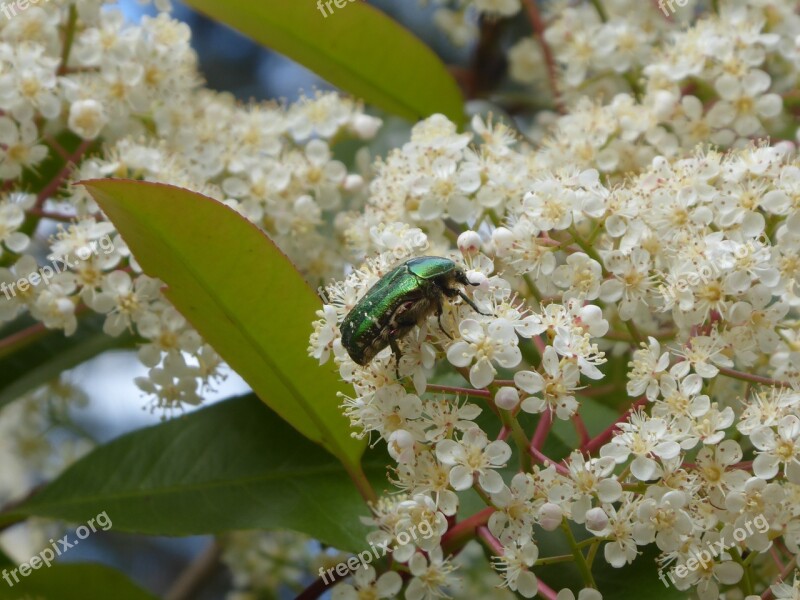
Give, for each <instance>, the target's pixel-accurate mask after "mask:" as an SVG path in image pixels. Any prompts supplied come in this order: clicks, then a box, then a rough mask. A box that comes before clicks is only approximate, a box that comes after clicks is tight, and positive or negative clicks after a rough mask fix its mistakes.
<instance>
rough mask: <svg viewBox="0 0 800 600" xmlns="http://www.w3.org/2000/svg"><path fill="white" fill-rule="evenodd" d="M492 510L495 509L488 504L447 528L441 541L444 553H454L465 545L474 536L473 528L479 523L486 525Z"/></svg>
mask: <svg viewBox="0 0 800 600" xmlns="http://www.w3.org/2000/svg"><path fill="white" fill-rule="evenodd" d="M494 512H495V509H494V508H492V507H491V506H488V507H486V508H484V509H483V510H481V511H478V512H476V513H475V514H474V515H472V516H471V517H467V518H466V519H463V520H462V521H459V522H458V523H456V524H455V525H454V526H453V527H452V528H451V529H448V530H447V533H445V534H444V535H443V536H442V542H441V546H442V551H443V552H444V555H445V556H448V555H450V554H455V553H457V552H458V551H459V550H461V548H463V547H464V546H466V544H467V542H468V541H469V540H471V539H472V538H473V537H475V530H476V529H477V528H478V527H480V526H481V525H486V523H488V522H489V517H491V516H492V513H494Z"/></svg>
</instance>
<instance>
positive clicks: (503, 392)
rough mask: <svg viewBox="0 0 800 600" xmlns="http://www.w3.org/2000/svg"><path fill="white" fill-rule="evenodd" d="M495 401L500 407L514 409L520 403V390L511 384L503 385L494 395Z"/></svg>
mask: <svg viewBox="0 0 800 600" xmlns="http://www.w3.org/2000/svg"><path fill="white" fill-rule="evenodd" d="M494 403H495V404H496V405H497V407H498V408H502V409H504V410H514V409H515V408H517V405H518V404H519V392H518V391H517V388H515V387H511V386H504V387H501V388H500V389H499V390H497V393H496V394H495V396H494Z"/></svg>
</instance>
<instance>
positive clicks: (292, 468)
mask: <svg viewBox="0 0 800 600" xmlns="http://www.w3.org/2000/svg"><path fill="white" fill-rule="evenodd" d="M370 471H371V472H372V473H373V474H374V475H375V476H376V477H377V476H382V475H383V474H384V471H385V467H383V463H380V464H375V465H373V466H372V468H371V469H370ZM103 511H105V512H106V514H107V516H108V519H109V520H110V521H111V522H112V526H111V528H112V529H113V530H114V531H126V532H134V533H145V534H154V535H196V534H215V533H220V532H224V531H230V530H241V529H276V528H277V529H293V530H296V531H300V532H303V533H307V534H308V535H310V536H313V537H314V538H316V539H318V540H320V541H322V542H325V543H327V544H330V545H332V546H335V547H337V548H341V549H343V550H352V551H359V550H363V548H364V544H365V543H366V542H365V538H364V536H365V535H366V533H367V532H368V531H369V528H367V527H366V526H365V525H362V524H361V523H360V521H359V516H366V515H367V514H369V511H368V509H367V507H366V505H365V504H364V502H363V499H362V498H361V497H360V496H359V494H358V492H357V490H356V488H355V487H354V486H353V484H352V482H351V481H350V480H349V479H348V478H347V477H346V472H345V470H344V469H343V468H342V465H341V464H340V463H339V462H338V461H337V460H336V458H335V457H333V456H331V455H330V454H328V453H327V452H325V450H323V449H322V448H320V447H319V446H317V445H315V444H313V443H311V442H309V441H308V440H306V439H305V438H303V437H302V436H300V435H299V434H298V433H297V432H296V431H295V430H294V429H292V428H291V427H287V426H286V424H285V423H284V422H283V421H282V420H281V419H280V418H278V416H277V415H275V413H273V412H272V411H271V410H269V409H268V408H267V407H265V406H264V405H263V404H262V403H261V402H259V401H258V400H257V399H256V397H255V396H253V395H248V396H243V397H240V398H235V399H233V400H227V401H225V402H221V403H218V404H215V405H212V406H210V407H208V408H205V409H202V410H199V411H196V412H193V413H191V414H189V415H186V416H183V417H180V418H178V419H174V420H172V421H168V422H165V423H161V424H159V425H156V426H153V427H149V428H146V429H142V430H139V431H134V432H132V433H129V434H127V435H125V436H123V437H121V438H118V439H116V440H114V441H112V442H110V443H108V444H106V445H104V446H101V447H99V448H97V449H95V450H94V451H93V452H91V453H90V454H89V455H88V456H86V457H84V458H83V459H81V460H80V461H78V462H77V463H75V464H74V465H72V466H71V467H70V468H69V469H67V470H66V471H65V472H64V473H63V474H62V475H61V476H60V477H58V479H56V480H55V481H53V482H52V483H50V485H48V486H47V487H45V488H44V489H43V490H42V491H41V492H39V493H38V494H35V495H34V496H33V497H32V498H30V499H29V500H27V501H26V502H24V503H23V504H22V505H20V506H18V507H15V508H14V509H12V511H11V512H9V513H6V514H4V515H2V516H0V525H2V524H3V523H7V522H13V521H15V520H18V519H19V518H22V517H29V516H34V515H35V516H43V517H51V518H57V519H63V520H66V521H70V522H73V523H85V522H87V521H88V520H89V519H91V518H93V517H95V516H96V515H98V514H100V513H102V512H103Z"/></svg>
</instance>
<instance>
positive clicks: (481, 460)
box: [436, 427, 511, 494]
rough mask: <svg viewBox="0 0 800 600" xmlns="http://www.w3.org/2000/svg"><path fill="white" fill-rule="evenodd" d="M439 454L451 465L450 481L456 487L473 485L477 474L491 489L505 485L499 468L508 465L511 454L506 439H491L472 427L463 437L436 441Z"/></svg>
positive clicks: (494, 491) (463, 487)
mask: <svg viewBox="0 0 800 600" xmlns="http://www.w3.org/2000/svg"><path fill="white" fill-rule="evenodd" d="M436 457H437V458H438V459H439V461H440V462H442V463H443V464H445V465H447V466H449V467H450V475H449V478H450V485H452V486H453V489H454V490H466V489H467V488H470V487H472V482H473V477H474V476H475V475H477V476H478V483H479V484H480V486H481V487H482V488H483V489H484V490H485V491H486V492H488V493H490V494H492V493H496V492H499V491H500V490H501V489H503V478H502V477H501V476H500V474H499V473H498V472H497V471H496V470H495V469H498V468H500V467H503V466H505V464H506V462H508V459H509V458H510V457H511V448H510V447H509V446H508V444H506V443H505V442H504V441H502V440H495V441H493V442H491V443H490V442H489V439H488V438H487V437H486V434H485V433H484V432H483V430H481V429H480V428H478V427H473V428H472V429H469V430H468V431H467V432H466V433H465V434H464V436H463V437H462V438H461V441H459V442H456V441H455V440H442V441H441V442H439V443H438V444H436Z"/></svg>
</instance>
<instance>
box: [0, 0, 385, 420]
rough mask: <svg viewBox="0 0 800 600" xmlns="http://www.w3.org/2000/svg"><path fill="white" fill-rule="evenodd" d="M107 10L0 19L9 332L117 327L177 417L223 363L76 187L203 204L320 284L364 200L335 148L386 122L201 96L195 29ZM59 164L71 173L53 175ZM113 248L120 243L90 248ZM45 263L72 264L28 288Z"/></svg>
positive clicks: (337, 263) (317, 104)
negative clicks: (236, 215)
mask: <svg viewBox="0 0 800 600" xmlns="http://www.w3.org/2000/svg"><path fill="white" fill-rule="evenodd" d="M103 4H104V3H103V2H100V1H99V0H97V1H91V2H78V3H77V4H72V3H64V2H49V3H40V4H39V5H36V6H32V7H30V9H29V10H26V11H24V12H21V13H20V14H18V15H17V16H15V17H14V19H11V20H5V19H2V20H0V189H2V190H3V191H2V193H0V285H1V286H2V288H0V324H2V323H5V322H8V321H12V320H14V319H16V318H18V317H20V316H21V315H23V314H29V315H30V316H31V317H33V318H34V319H36V320H37V321H39V322H41V323H43V324H44V325H45V326H46V327H48V328H51V329H62V330H63V331H64V332H65V333H66V334H67V335H71V334H72V333H73V332H75V331H76V330H77V328H78V327H79V326H80V325H79V324H80V322H81V320H82V319H85V318H87V317H90V316H91V314H92V313H99V314H100V315H105V325H104V331H105V332H106V333H107V334H108V335H110V336H119V335H120V334H121V333H123V332H125V331H130V332H132V333H134V334H136V335H137V337H138V338H139V339H140V340H141V341H143V343H141V344H140V347H139V357H140V359H141V361H142V363H143V364H144V365H145V366H147V367H148V368H149V369H150V370H149V373H148V375H147V376H146V377H142V378H139V379H137V383H138V385H139V386H140V388H141V389H142V390H143V391H144V392H145V393H147V394H148V395H149V396H150V397H151V398H152V406H153V408H158V409H159V410H163V411H167V412H168V411H172V410H174V409H179V408H180V407H181V406H182V405H184V404H198V403H200V402H201V401H202V396H203V389H204V388H206V387H208V386H210V385H212V384H213V382H214V380H216V379H219V378H221V377H223V374H222V373H223V371H222V368H223V365H222V364H221V362H222V361H221V359H220V357H219V356H218V355H217V354H216V353H215V352H214V351H213V350H212V349H211V347H210V346H208V345H207V344H205V343H204V342H203V340H202V339H201V338H200V336H199V335H198V334H197V333H196V332H195V331H194V330H193V329H192V328H191V327H190V326H189V325H188V324H187V322H186V320H185V319H184V318H183V317H182V316H181V315H180V314H179V313H178V312H177V311H176V310H175V309H174V308H172V306H171V305H170V304H169V303H168V302H167V301H166V299H165V298H164V296H163V295H162V293H161V291H160V283H159V282H158V281H156V280H154V279H152V278H149V277H147V276H146V275H144V274H142V273H141V269H140V268H139V266H138V264H137V263H136V262H135V260H134V259H133V258H132V257H131V256H130V253H129V252H128V250H127V247H126V246H125V244H124V242H123V241H122V240H121V239H120V238H119V236H117V234H116V232H115V230H114V227H113V226H112V225H111V223H109V222H108V221H106V220H105V217H104V216H103V215H102V214H101V213H100V211H99V210H98V207H97V206H96V204H95V203H94V202H93V201H92V200H91V198H90V197H89V196H88V194H87V193H86V192H85V190H84V189H83V188H81V187H70V186H69V183H70V182H72V181H77V180H81V179H89V178H94V177H127V178H131V179H141V180H146V181H160V182H166V183H171V184H174V185H180V186H183V187H186V188H189V189H193V190H195V191H199V192H202V193H205V194H207V195H209V196H212V197H214V198H217V199H219V200H221V201H224V202H225V203H226V204H228V205H230V206H231V207H233V208H235V209H236V210H237V211H239V212H240V213H242V214H243V215H245V216H246V217H247V218H248V219H249V220H251V221H252V222H253V223H255V224H257V225H258V226H259V227H261V228H263V229H264V230H265V231H267V232H268V233H269V234H270V235H271V236H272V237H273V239H274V240H275V241H276V242H277V243H279V244H280V245H281V247H282V248H283V250H284V251H286V252H287V253H288V254H289V255H290V256H291V257H292V258H293V259H294V260H295V262H296V263H297V264H298V265H299V266H300V267H301V269H302V270H303V272H304V274H305V275H306V276H307V277H308V279H309V280H310V281H311V282H314V283H319V282H321V281H322V280H323V279H325V278H328V277H330V276H331V275H333V274H335V273H338V272H341V270H342V265H343V264H344V263H345V261H346V259H347V256H348V253H347V251H346V249H344V248H341V247H340V246H338V245H337V244H335V243H334V239H335V236H334V235H333V233H332V232H333V225H331V222H332V221H333V219H332V215H336V214H338V213H339V212H341V211H345V210H347V209H348V208H349V207H350V204H351V203H352V202H359V201H360V194H361V193H362V192H361V190H362V188H363V177H362V175H361V174H359V173H349V172H348V170H347V168H346V167H345V165H344V164H343V163H342V162H341V161H339V160H337V159H335V158H334V157H333V155H332V150H331V147H330V140H331V139H332V138H333V137H337V136H338V138H340V139H342V138H348V137H350V138H356V139H362V140H363V139H367V138H370V137H372V136H373V135H374V134H375V132H376V131H377V129H378V127H379V126H380V120H378V119H376V118H374V117H371V116H369V115H366V114H365V113H364V112H363V110H362V108H361V107H360V106H359V105H358V104H356V103H355V102H353V101H352V100H348V99H345V98H342V97H340V96H339V95H337V94H333V93H327V94H321V93H320V94H317V95H315V96H313V97H305V98H302V99H301V100H300V101H298V102H297V103H295V104H293V105H291V106H283V105H277V104H253V105H249V106H244V105H241V104H238V103H237V102H236V101H235V100H234V99H233V98H232V97H231V96H230V95H228V94H224V93H216V92H211V91H209V90H205V89H202V88H201V87H200V86H199V82H200V76H199V74H198V72H197V69H196V62H197V61H196V56H195V54H194V51H193V50H192V49H191V47H190V45H189V38H190V31H189V29H188V27H187V26H186V25H185V24H183V23H181V22H179V21H176V20H174V19H172V18H171V17H170V16H169V15H168V14H167V13H165V12H161V13H159V14H158V16H157V17H154V18H150V17H143V19H142V21H141V23H140V24H139V25H131V24H127V23H125V22H124V20H123V17H122V15H121V13H120V12H119V11H116V10H108V9H109V8H111V7H103ZM101 8H103V10H101ZM48 161H49V162H53V163H55V164H56V165H59V164H60V165H61V167H59V168H58V169H56V173H55V174H50V173H51V171H52V168H51V167H48V168H47V169H45V168H43V166H44V165H46V164H48ZM70 164H74V165H76V166H75V167H74V168H71V167H70ZM37 173H41V174H42V175H41V176H40V177H39V179H35V178H34V179H33V182H34V183H33V186H34V187H31V183H30V182H29V180H30V179H31V175H32V174H37ZM45 174H47V175H45ZM36 186H38V187H36ZM23 190H26V191H28V190H30V191H32V192H33V193H23ZM54 224H57V225H58V227H57V229H56V228H55V227H54ZM101 240H107V241H108V242H112V241H113V245H109V247H108V250H107V251H103V252H95V253H87V252H85V250H86V249H87V248H90V247H92V245H97V244H98V242H99V241H101ZM112 246H113V247H112ZM312 249H313V250H312ZM104 250H106V248H105V247H104ZM41 255H46V256H48V258H52V257H55V260H57V261H58V260H63V261H64V264H63V265H62V264H61V263H60V262H57V263H56V266H58V267H63V268H59V269H57V272H56V273H55V274H54V276H53V277H51V278H49V279H48V280H47V281H46V282H38V285H36V283H37V282H36V281H34V282H32V283H34V285H24V284H23V285H22V286H18V285H17V283H18V282H19V281H20V280H22V279H25V278H28V276H29V275H30V274H31V273H34V272H36V271H37V270H38V269H39V266H40V265H39V264H37V258H36V257H37V256H41ZM84 255H88V256H89V258H88V259H87V260H77V257H80V258H81V259H82V258H83V256H84Z"/></svg>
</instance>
